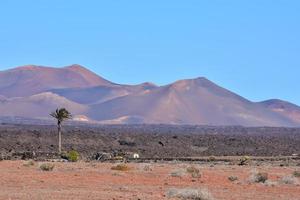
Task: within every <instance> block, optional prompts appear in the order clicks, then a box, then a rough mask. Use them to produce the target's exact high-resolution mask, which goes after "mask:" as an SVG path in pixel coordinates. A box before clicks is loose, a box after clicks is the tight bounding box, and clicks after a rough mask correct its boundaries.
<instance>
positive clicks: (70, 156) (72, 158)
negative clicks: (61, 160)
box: [67, 150, 79, 162]
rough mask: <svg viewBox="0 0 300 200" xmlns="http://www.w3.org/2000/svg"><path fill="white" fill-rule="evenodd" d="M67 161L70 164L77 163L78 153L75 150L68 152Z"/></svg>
mask: <svg viewBox="0 0 300 200" xmlns="http://www.w3.org/2000/svg"><path fill="white" fill-rule="evenodd" d="M67 159H68V161H70V162H77V161H78V160H79V153H78V152H77V151H75V150H72V151H70V152H68V154H67Z"/></svg>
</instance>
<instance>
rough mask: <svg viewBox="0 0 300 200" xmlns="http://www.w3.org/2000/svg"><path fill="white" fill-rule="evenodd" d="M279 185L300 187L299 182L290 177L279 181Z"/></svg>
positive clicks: (284, 177)
mask: <svg viewBox="0 0 300 200" xmlns="http://www.w3.org/2000/svg"><path fill="white" fill-rule="evenodd" d="M279 183H281V184H286V185H298V184H299V180H298V179H297V178H296V177H294V176H291V175H289V176H283V177H282V178H281V179H280V180H279Z"/></svg>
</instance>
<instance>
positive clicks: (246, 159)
mask: <svg viewBox="0 0 300 200" xmlns="http://www.w3.org/2000/svg"><path fill="white" fill-rule="evenodd" d="M249 162H250V157H249V156H243V157H242V158H240V160H239V165H241V166H243V165H248V164H249Z"/></svg>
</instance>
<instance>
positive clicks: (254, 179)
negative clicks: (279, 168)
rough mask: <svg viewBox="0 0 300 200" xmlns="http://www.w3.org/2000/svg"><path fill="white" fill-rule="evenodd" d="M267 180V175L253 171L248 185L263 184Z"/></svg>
mask: <svg viewBox="0 0 300 200" xmlns="http://www.w3.org/2000/svg"><path fill="white" fill-rule="evenodd" d="M267 180H268V173H263V172H258V171H257V170H253V171H252V172H251V174H250V177H249V181H250V183H265V182H266V181H267Z"/></svg>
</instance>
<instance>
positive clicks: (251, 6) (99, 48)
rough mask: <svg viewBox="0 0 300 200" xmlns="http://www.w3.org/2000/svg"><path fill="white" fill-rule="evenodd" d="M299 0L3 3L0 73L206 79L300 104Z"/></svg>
mask: <svg viewBox="0 0 300 200" xmlns="http://www.w3.org/2000/svg"><path fill="white" fill-rule="evenodd" d="M299 11H300V1H298V0H294V1H293V0H251V1H250V0H249V1H248V0H244V1H242V0H236V1H230V0H219V1H217V0H206V1H205V0H203V1H202V0H194V1H192V0H186V1H183V0H180V1H176V0H169V1H168V0H151V1H142V0H136V1H134V0H122V1H121V0H109V1H108V0H107V1H101V0H94V1H92V0H81V1H76V0H26V1H23V0H1V1H0V70H4V69H8V68H12V67H16V66H20V65H25V64H37V65H47V66H55V67H59V66H66V65H70V64H73V63H77V64H81V65H84V66H86V67H88V68H89V69H91V70H92V71H94V72H96V73H98V74H99V75H101V76H103V77H104V78H106V79H109V80H111V81H114V82H117V83H130V84H134V83H140V82H144V81H151V82H154V83H156V84H159V85H162V84H167V83H170V82H173V81H175V80H177V79H183V78H194V77H199V76H205V77H207V78H208V79H210V80H212V81H214V82H216V83H217V84H220V85H221V86H223V87H225V88H228V89H230V90H232V91H234V92H236V93H238V94H240V95H242V96H244V97H246V98H249V99H250V100H253V101H259V100H265V99H269V98H281V99H285V100H289V101H291V102H294V103H297V104H299V105H300V89H299V88H300V12H299Z"/></svg>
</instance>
